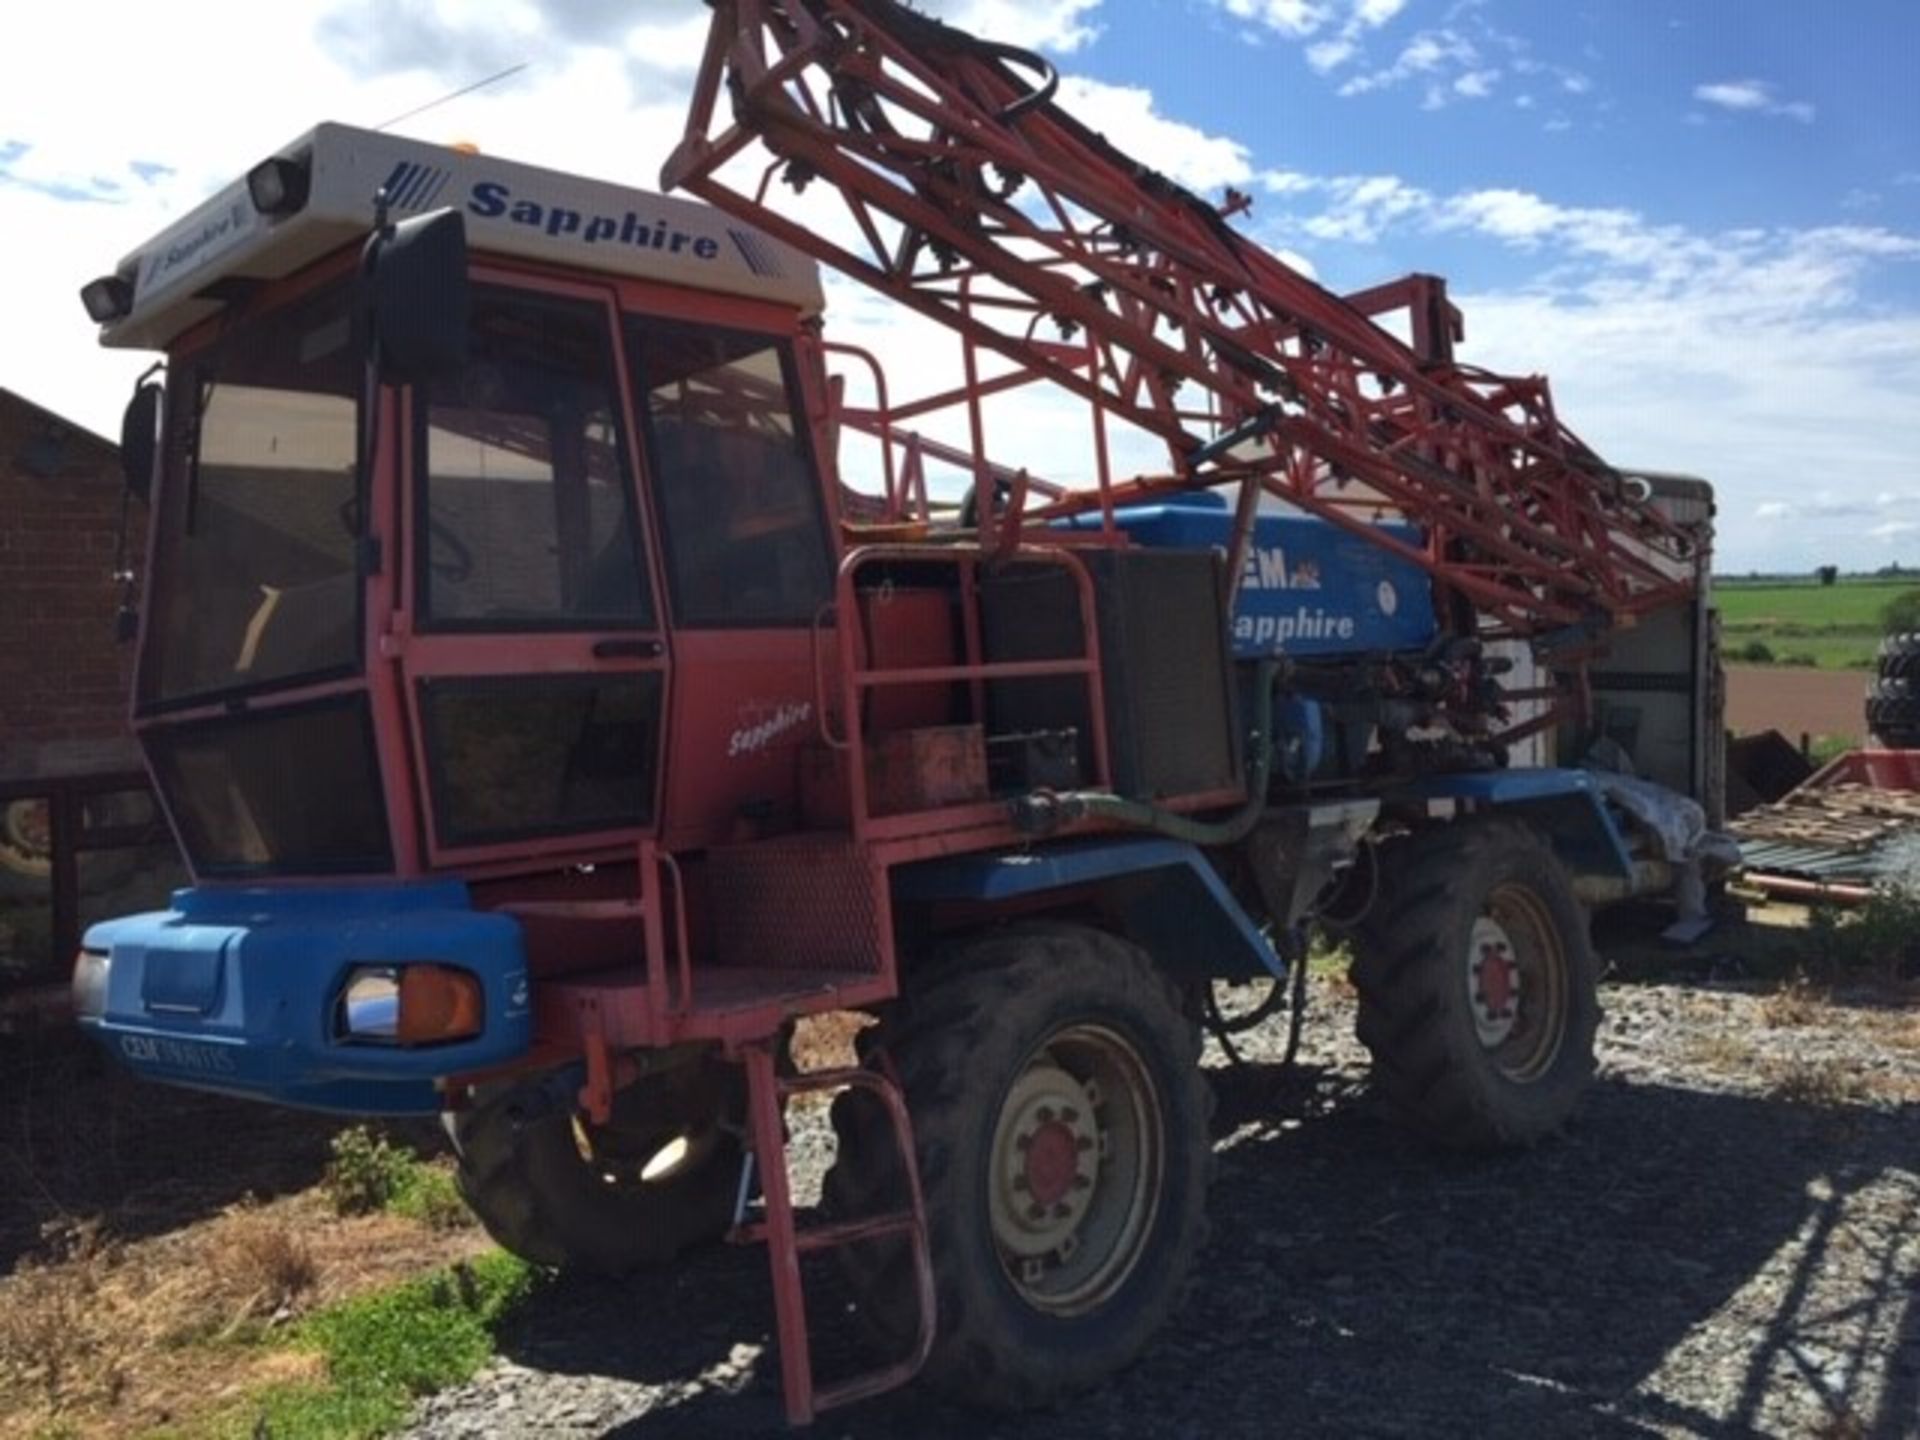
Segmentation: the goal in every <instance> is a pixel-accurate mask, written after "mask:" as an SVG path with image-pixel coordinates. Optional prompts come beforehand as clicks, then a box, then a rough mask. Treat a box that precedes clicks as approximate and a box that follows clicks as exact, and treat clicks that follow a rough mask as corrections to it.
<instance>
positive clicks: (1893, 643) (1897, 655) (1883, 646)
mask: <svg viewBox="0 0 1920 1440" xmlns="http://www.w3.org/2000/svg"><path fill="white" fill-rule="evenodd" d="M1879 666H1880V674H1881V676H1882V677H1883V678H1885V679H1888V680H1920V633H1916V632H1914V631H1911V630H1909V631H1904V632H1902V633H1900V634H1896V635H1889V636H1887V637H1886V639H1884V640H1882V641H1881V642H1880V654H1879Z"/></svg>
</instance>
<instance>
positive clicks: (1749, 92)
mask: <svg viewBox="0 0 1920 1440" xmlns="http://www.w3.org/2000/svg"><path fill="white" fill-rule="evenodd" d="M1693 98H1694V99H1696V100H1698V101H1701V102H1702V103H1703V104H1707V105H1717V106H1719V107H1720V108H1721V109H1722V110H1732V111H1735V112H1746V113H1749V114H1757V115H1784V116H1786V117H1787V118H1788V119H1790V120H1798V121H1799V122H1800V123H1801V124H1803V125H1810V124H1812V123H1813V119H1814V115H1815V111H1814V107H1813V106H1812V105H1811V104H1810V103H1808V102H1807V101H1805V100H1780V99H1778V98H1777V97H1776V96H1775V94H1774V87H1773V85H1772V84H1770V83H1769V82H1768V81H1765V80H1717V81H1714V82H1713V83H1711V84H1706V85H1696V86H1694V87H1693Z"/></svg>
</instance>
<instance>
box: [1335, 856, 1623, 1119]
mask: <svg viewBox="0 0 1920 1440" xmlns="http://www.w3.org/2000/svg"><path fill="white" fill-rule="evenodd" d="M1382 865H1383V867H1384V869H1383V873H1382V877H1381V879H1382V883H1381V887H1380V895H1381V899H1380V901H1379V902H1378V903H1377V905H1376V906H1375V909H1374V912H1373V914H1371V915H1370V916H1369V917H1368V918H1367V920H1366V921H1365V922H1364V923H1363V924H1362V925H1361V927H1360V928H1359V930H1358V932H1357V933H1356V934H1355V936H1354V950H1355V959H1354V964H1353V970H1352V978H1353V982H1354V987H1355V988H1356V989H1357V990H1358V991H1359V994H1360V1016H1359V1025H1358V1030H1359V1036H1360V1040H1361V1042H1362V1043H1363V1044H1364V1045H1365V1046H1366V1047H1367V1049H1368V1050H1369V1051H1370V1052H1371V1053H1372V1056H1373V1066H1374V1081H1375V1085H1376V1087H1377V1088H1378V1090H1379V1091H1380V1093H1381V1094H1382V1095H1383V1096H1384V1098H1385V1099H1386V1101H1387V1103H1388V1105H1389V1106H1390V1107H1391V1108H1392V1109H1393V1110H1394V1111H1395V1112H1396V1114H1398V1115H1399V1116H1400V1117H1401V1118H1402V1119H1404V1120H1405V1121H1407V1122H1408V1123H1409V1124H1410V1125H1412V1127H1413V1128H1415V1129H1416V1130H1418V1131H1420V1132H1421V1133H1423V1134H1424V1135H1426V1136H1428V1137H1429V1138H1431V1139H1433V1140H1435V1141H1438V1142H1439V1143H1441V1144H1444V1145H1449V1146H1454V1147H1457V1148H1462V1149H1475V1150H1486V1149H1499V1148H1504V1147H1509V1146H1519V1145H1530V1144H1533V1143H1534V1142H1536V1141H1538V1140H1540V1139H1542V1138H1543V1137H1545V1136H1546V1135H1548V1134H1550V1133H1552V1132H1553V1131H1554V1130H1556V1129H1558V1128H1559V1127H1560V1126H1561V1125H1562V1124H1563V1123H1564V1122H1565V1121H1566V1119H1567V1117H1568V1116H1569V1115H1570V1114H1571V1113H1572V1112H1573V1108H1574V1105H1575V1104H1576V1103H1577V1101H1578V1100H1579V1098H1580V1095H1581V1093H1582V1092H1583V1091H1584V1090H1585V1089H1586V1087H1587V1084H1588V1082H1589V1081H1590V1080H1591V1078H1592V1076H1593V1068H1594V1056H1593V1039H1594V1031H1595V1029H1596V1028H1597V1026H1598V1023H1599V1016H1600V1005H1599V997H1598V968H1597V966H1596V963H1595V961H1594V956H1593V948H1592V945H1591V944H1590V942H1589V940H1588V937H1587V917H1586V912H1585V911H1584V909H1583V908H1582V907H1581V905H1580V903H1579V901H1578V900H1577V899H1575V897H1574V894H1573V887H1572V884H1571V883H1570V882H1569V880H1568V878H1567V874H1566V871H1565V870H1564V869H1563V868H1562V867H1561V865H1560V863H1559V861H1558V860H1556V859H1555V858H1554V856H1553V853H1552V852H1551V851H1550V850H1549V849H1548V848H1547V845H1546V842H1545V840H1544V839H1543V838H1542V837H1541V836H1540V835H1538V834H1537V833H1536V832H1534V831H1533V830H1531V829H1530V828H1529V827H1527V826H1525V825H1522V824H1519V823H1517V822H1514V821H1511V820H1499V819H1485V820H1467V821H1461V822H1458V823H1455V824H1452V825H1444V826H1436V827H1435V828H1434V829H1432V830H1429V831H1426V832H1424V833H1421V834H1418V835H1415V836H1413V837H1411V838H1410V839H1407V840H1403V841H1401V842H1398V843H1397V844H1396V845H1394V846H1393V847H1392V848H1391V849H1390V850H1389V851H1388V852H1387V854H1385V855H1383V856H1382Z"/></svg>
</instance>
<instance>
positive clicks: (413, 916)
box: [79, 881, 533, 1115]
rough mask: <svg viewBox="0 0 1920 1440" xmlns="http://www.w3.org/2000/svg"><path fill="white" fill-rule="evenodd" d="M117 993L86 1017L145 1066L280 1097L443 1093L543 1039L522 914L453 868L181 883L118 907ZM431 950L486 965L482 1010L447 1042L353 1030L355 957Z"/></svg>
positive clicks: (424, 1100) (312, 1101)
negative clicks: (343, 879)
mask: <svg viewBox="0 0 1920 1440" xmlns="http://www.w3.org/2000/svg"><path fill="white" fill-rule="evenodd" d="M84 943H85V948H86V949H88V950H91V951H94V952H96V953H100V954H105V955H108V956H110V957H111V958H110V964H109V969H108V973H107V983H106V995H105V1004H104V1007H103V1008H102V1010H101V1012H100V1013H98V1014H96V1015H86V1014H82V1015H81V1016H80V1017H79V1019H80V1023H81V1025H82V1026H83V1027H84V1028H85V1029H87V1030H88V1031H90V1032H91V1033H92V1034H93V1035H94V1036H95V1037H96V1038H98V1039H99V1041H100V1042H101V1043H102V1044H103V1045H105V1046H106V1048H107V1049H108V1051H109V1052H110V1053H111V1054H113V1055H114V1056H115V1057H117V1058H118V1059H119V1060H120V1061H122V1062H123V1063H124V1064H126V1065H128V1066H129V1067H131V1068H132V1069H133V1070H135V1071H136V1072H137V1073H139V1074H141V1075H144V1076H147V1077H150V1078H152V1079H155V1080H163V1081H167V1082H169V1083H172V1084H177V1085H189V1086H194V1087H196V1088H200V1089H206V1090H217V1091H221V1092H223V1093H226V1094H231V1095H241V1096H247V1097H251V1098H255V1099H261V1100H269V1101H273V1102H275V1103H278V1104H282V1105H297V1106H303V1107H306V1108H310V1109H319V1110H334V1111H344V1112H351V1113H357V1114H390V1115H391V1114H422V1113H430V1112H432V1111H434V1110H435V1109H437V1108H438V1107H439V1097H438V1095H437V1093H436V1091H435V1089H434V1083H433V1082H434V1080H435V1079H436V1078H438V1077H441V1076H445V1075H452V1074H459V1073H464V1072H469V1071H474V1070H480V1069H484V1068H487V1067H489V1066H494V1065H500V1064H504V1063H506V1062H509V1061H512V1060H514V1059H516V1058H517V1057H519V1056H520V1055H522V1054H524V1053H525V1051H526V1049H527V1047H528V1045H529V1043H530V1042H531V1040H532V1032H533V1021H532V1012H531V1007H530V1003H529V994H528V984H527V962H526V951H525V947H524V945H523V943H522V939H521V933H520V927H519V925H518V924H517V923H516V922H515V921H514V920H512V919H511V918H509V917H508V916H505V915H497V914H492V913H489V912H486V911H481V910H475V909H474V908H473V906H472V903H471V901H470V899H469V897H468V895H467V889H466V886H464V885H462V884H459V883H458V882H454V881H433V882H429V883H419V884H392V885H366V886H354V887H352V888H347V887H333V886H328V887H324V888H319V887H296V886H268V887H257V888H203V889H189V890H178V891H175V892H174V895H173V908H172V909H170V910H163V911H156V912H152V913H149V914H145V915H131V916H128V917H126V918H125V919H121V920H109V921H106V922H104V923H102V924H98V925H95V926H93V927H92V928H90V929H89V930H88V931H87V935H86V940H85V942H84ZM408 961H434V962H437V963H440V964H444V965H451V966H456V967H458V968H460V969H462V970H466V971H468V972H470V973H471V974H472V975H474V976H475V977H476V978H477V979H478V980H479V982H480V985H481V990H482V993H483V996H484V1023H483V1028H482V1030H481V1032H480V1034H479V1035H477V1036H475V1037H474V1038H472V1039H470V1040H461V1041H454V1042H450V1043H446V1044H440V1045H428V1046H419V1047H411V1048H409V1047H402V1046H399V1045H396V1044H380V1043H370V1042H367V1041H356V1042H351V1043H350V1042H348V1041H346V1040H344V1039H342V1038H341V1036H340V1034H339V1030H338V1023H339V1022H338V1017H339V1013H340V1008H341V1007H340V998H341V991H342V988H343V986H344V985H345V983H346V978H347V975H348V973H349V972H350V971H352V970H353V969H354V968H355V967H357V966H363V965H375V966H379V965H392V964H404V963H406V962H408Z"/></svg>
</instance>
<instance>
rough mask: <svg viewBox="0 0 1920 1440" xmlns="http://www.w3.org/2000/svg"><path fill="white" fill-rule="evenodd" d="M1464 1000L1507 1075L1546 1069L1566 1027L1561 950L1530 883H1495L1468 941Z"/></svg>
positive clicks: (1525, 1077)
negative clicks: (1529, 886) (1528, 885)
mask: <svg viewBox="0 0 1920 1440" xmlns="http://www.w3.org/2000/svg"><path fill="white" fill-rule="evenodd" d="M1466 986H1467V1006H1468V1009H1469V1011H1470V1012H1471V1014H1472V1016H1473V1028H1474V1033H1475V1035H1476V1036H1477V1037H1478V1038H1479V1041H1480V1047H1481V1049H1483V1050H1485V1051H1486V1052H1487V1053H1488V1054H1489V1055H1490V1056H1491V1057H1492V1058H1493V1061H1494V1064H1495V1065H1496V1066H1497V1067H1498V1069H1499V1071H1500V1073H1501V1074H1502V1075H1504V1076H1506V1077H1507V1078H1508V1079H1509V1080H1513V1081H1516V1082H1518V1083H1521V1084H1525V1083H1527V1082H1528V1081H1531V1080H1535V1079H1538V1078H1539V1077H1540V1076H1541V1075H1542V1074H1544V1073H1546V1071H1547V1070H1549V1069H1551V1068H1552V1065H1553V1061H1554V1057H1555V1056H1556V1055H1558V1054H1559V1051H1560V1042H1561V1040H1562V1038H1563V1037H1564V1035H1565V1033H1566V1027H1567V964H1566V951H1565V949H1564V948H1563V947H1562V945H1561V943H1560V936H1559V933H1558V932H1557V931H1556V930H1555V929H1554V926H1553V919H1552V916H1551V915H1549V914H1548V912H1547V909H1546V906H1545V905H1544V904H1542V903H1541V901H1540V898H1539V897H1538V896H1537V895H1535V894H1534V893H1533V892H1532V891H1531V890H1528V889H1526V888H1524V887H1522V886H1519V885H1502V886H1499V887H1497V888H1496V889H1495V890H1494V891H1493V892H1492V893H1491V894H1490V895H1489V896H1488V897H1487V903H1486V908H1485V909H1484V910H1483V911H1482V912H1481V914H1480V915H1479V916H1478V917H1476V918H1475V920H1474V922H1473V931H1472V934H1471V935H1470V936H1469V937H1468V941H1467V965H1466Z"/></svg>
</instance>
